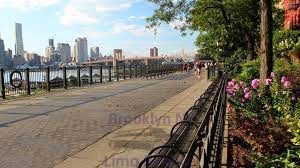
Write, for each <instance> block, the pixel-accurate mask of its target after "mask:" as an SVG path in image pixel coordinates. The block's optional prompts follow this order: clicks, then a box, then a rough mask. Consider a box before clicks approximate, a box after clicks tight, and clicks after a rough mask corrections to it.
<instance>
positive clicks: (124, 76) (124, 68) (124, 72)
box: [123, 65, 126, 80]
mask: <svg viewBox="0 0 300 168" xmlns="http://www.w3.org/2000/svg"><path fill="white" fill-rule="evenodd" d="M123 78H124V80H125V79H126V66H125V65H124V66H123Z"/></svg>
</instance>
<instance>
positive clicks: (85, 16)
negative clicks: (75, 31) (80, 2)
mask: <svg viewBox="0 0 300 168" xmlns="http://www.w3.org/2000/svg"><path fill="white" fill-rule="evenodd" d="M58 14H59V15H60V22H61V23H62V24H63V25H67V26H68V25H72V24H74V23H75V24H76V23H81V24H94V23H97V22H99V19H98V18H97V17H94V16H92V15H90V14H89V13H88V12H86V9H85V8H82V7H80V6H77V5H72V4H67V6H65V8H64V11H63V13H62V14H61V13H59V12H58Z"/></svg>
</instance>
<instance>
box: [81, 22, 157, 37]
mask: <svg viewBox="0 0 300 168" xmlns="http://www.w3.org/2000/svg"><path fill="white" fill-rule="evenodd" d="M162 32H163V29H162V28H160V29H159V30H158V33H157V34H160V33H162ZM119 34H127V35H131V36H132V35H133V36H136V37H141V36H154V30H151V29H147V28H145V26H143V25H137V24H128V23H125V22H123V21H114V22H112V24H111V29H110V30H102V31H99V30H91V29H85V30H83V32H82V33H81V34H79V36H84V37H87V38H94V39H95V38H104V37H110V36H114V35H119Z"/></svg>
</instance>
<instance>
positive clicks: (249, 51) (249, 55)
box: [246, 33, 255, 61]
mask: <svg viewBox="0 0 300 168" xmlns="http://www.w3.org/2000/svg"><path fill="white" fill-rule="evenodd" d="M246 40H247V60H249V61H250V60H253V59H254V43H255V42H254V39H253V38H252V37H250V35H249V34H248V33H247V34H246Z"/></svg>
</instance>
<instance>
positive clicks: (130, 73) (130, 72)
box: [129, 65, 132, 79]
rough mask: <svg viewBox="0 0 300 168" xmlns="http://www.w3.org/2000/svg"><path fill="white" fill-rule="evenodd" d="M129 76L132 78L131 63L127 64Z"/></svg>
mask: <svg viewBox="0 0 300 168" xmlns="http://www.w3.org/2000/svg"><path fill="white" fill-rule="evenodd" d="M129 78H130V79H131V78H132V67H131V65H130V66H129Z"/></svg>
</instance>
